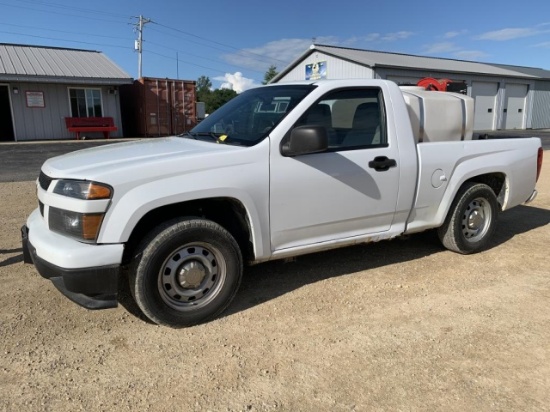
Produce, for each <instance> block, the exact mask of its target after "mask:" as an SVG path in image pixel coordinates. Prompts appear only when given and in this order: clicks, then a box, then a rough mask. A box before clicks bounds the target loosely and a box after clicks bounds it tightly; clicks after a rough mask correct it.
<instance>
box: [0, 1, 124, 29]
mask: <svg viewBox="0 0 550 412" xmlns="http://www.w3.org/2000/svg"><path fill="white" fill-rule="evenodd" d="M0 5H3V6H8V7H14V8H18V9H24V10H31V11H34V12H37V11H38V12H40V13H50V14H55V15H61V16H69V17H80V18H83V19H89V20H96V21H103V22H106V23H116V24H120V23H121V21H120V20H118V21H115V20H108V19H102V18H99V17H92V16H83V15H78V14H69V13H61V12H59V11H53V10H39V9H36V8H33V7H25V6H19V5H17V6H16V5H13V4H7V3H3V2H0Z"/></svg>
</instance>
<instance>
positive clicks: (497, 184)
mask: <svg viewBox="0 0 550 412" xmlns="http://www.w3.org/2000/svg"><path fill="white" fill-rule="evenodd" d="M467 182H473V183H483V184H486V185H487V186H489V187H490V188H491V189H492V190H493V192H494V194H495V196H496V197H497V200H498V202H499V204H500V206H502V203H503V195H504V193H505V191H504V186H505V184H506V175H505V174H504V173H487V174H485V175H479V176H475V177H472V178H470V179H468V180H467ZM501 194H502V196H501Z"/></svg>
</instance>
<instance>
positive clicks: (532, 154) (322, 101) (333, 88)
mask: <svg viewBox="0 0 550 412" xmlns="http://www.w3.org/2000/svg"><path fill="white" fill-rule="evenodd" d="M472 113H473V101H472V100H471V99H470V98H469V97H466V96H462V95H458V94H453V93H444V92H427V91H422V90H418V89H417V88H411V89H400V88H399V87H398V86H397V85H396V84H395V83H392V82H390V81H384V80H357V79H356V80H324V81H310V82H300V83H288V84H274V85H268V86H265V87H259V88H255V89H252V90H248V91H246V92H244V93H242V94H240V95H239V96H237V97H236V98H234V99H233V100H231V101H230V102H228V103H227V104H226V105H224V106H223V107H221V108H220V109H219V110H217V111H216V112H214V113H213V114H211V115H210V116H209V117H207V118H206V119H205V120H204V121H203V122H201V123H200V124H199V125H197V126H196V127H195V128H194V129H192V130H191V131H190V132H188V133H186V134H184V135H182V136H178V137H169V138H161V139H147V140H140V141H134V142H128V143H119V144H113V145H109V146H106V147H105V146H104V147H98V148H93V149H87V150H82V151H77V152H74V153H70V154H67V155H63V156H59V157H55V158H52V159H49V160H47V161H46V162H45V163H44V165H43V166H42V170H41V173H40V177H39V178H38V180H37V191H38V203H39V207H38V208H37V209H36V210H35V211H34V212H33V213H32V214H31V215H30V216H29V218H28V220H27V223H26V225H25V226H23V228H22V236H23V247H24V257H25V262H29V263H30V262H33V263H34V265H35V266H36V268H37V270H38V272H39V273H40V274H41V275H42V276H43V277H45V278H48V279H50V280H51V281H52V282H53V283H54V284H55V286H56V287H57V288H58V289H59V290H60V291H61V292H62V293H63V294H65V295H66V296H67V297H68V298H70V299H71V300H73V301H74V302H76V303H78V304H80V305H81V306H84V307H86V308H89V309H103V308H109V307H115V306H117V293H118V287H119V284H118V280H119V278H121V277H128V279H129V282H130V290H131V291H132V294H133V296H134V298H135V300H136V302H137V304H138V306H139V307H140V309H141V310H142V311H143V313H144V314H145V315H146V316H147V317H148V318H149V319H151V320H152V321H153V322H156V323H158V324H163V325H168V326H172V327H182V326H190V325H195V324H197V323H200V322H204V321H206V320H209V319H212V318H213V317H216V316H218V315H219V314H220V313H221V312H222V311H223V310H224V309H225V308H227V306H228V305H229V304H230V302H231V301H232V299H233V298H234V296H235V294H236V292H237V289H238V287H239V284H240V282H241V277H242V272H243V265H244V264H253V263H259V262H264V261H268V260H273V259H281V258H288V257H293V256H297V255H300V254H305V253H311V252H319V251H323V250H326V249H332V248H337V247H342V246H347V245H353V244H357V243H361V242H373V241H379V240H383V239H391V238H394V237H397V236H401V235H404V234H410V233H415V232H420V231H424V230H427V229H433V228H438V232H439V236H440V239H441V241H442V243H443V245H444V246H445V247H446V248H448V249H451V250H453V251H456V252H459V253H471V252H477V251H479V250H482V249H484V248H486V247H487V246H488V244H489V242H490V238H491V235H492V234H493V232H494V229H495V223H496V220H497V216H498V214H499V212H500V211H502V210H506V209H509V208H511V207H513V206H516V205H519V204H521V203H524V202H529V201H531V200H532V199H533V198H534V197H535V196H536V190H535V183H536V180H537V178H538V174H539V173H540V168H541V165H542V149H541V142H540V139H538V138H526V139H498V140H472V127H471V125H472V124H473V119H472ZM123 269H124V270H123Z"/></svg>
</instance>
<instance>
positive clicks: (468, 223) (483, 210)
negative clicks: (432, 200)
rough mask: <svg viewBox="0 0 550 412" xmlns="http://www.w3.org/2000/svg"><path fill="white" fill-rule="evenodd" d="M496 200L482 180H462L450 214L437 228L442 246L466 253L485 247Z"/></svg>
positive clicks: (492, 230) (491, 228)
mask: <svg viewBox="0 0 550 412" xmlns="http://www.w3.org/2000/svg"><path fill="white" fill-rule="evenodd" d="M497 215H498V202H497V198H496V196H495V193H494V192H493V190H492V189H491V188H490V187H489V186H487V185H485V184H482V183H472V182H468V183H465V184H464V185H463V186H462V187H461V188H460V190H459V191H458V193H457V195H456V198H455V200H454V201H453V204H452V205H451V209H450V210H449V214H448V215H447V218H446V219H445V222H444V223H443V225H442V226H441V227H440V228H439V229H438V235H439V239H440V240H441V243H443V246H445V247H446V248H447V249H449V250H452V251H454V252H458V253H462V254H469V253H474V252H479V251H481V250H483V249H485V248H486V247H487V245H488V243H489V241H490V239H491V237H492V235H493V233H494V231H495V228H496V220H497Z"/></svg>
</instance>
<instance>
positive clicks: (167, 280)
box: [158, 243, 227, 311]
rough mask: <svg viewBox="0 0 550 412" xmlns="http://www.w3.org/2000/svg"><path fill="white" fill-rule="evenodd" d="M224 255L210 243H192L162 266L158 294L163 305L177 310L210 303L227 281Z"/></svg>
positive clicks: (176, 252) (174, 254)
mask: <svg viewBox="0 0 550 412" xmlns="http://www.w3.org/2000/svg"><path fill="white" fill-rule="evenodd" d="M226 273H227V269H226V265H225V260H224V259H223V255H222V253H221V252H220V251H219V250H218V249H217V248H215V247H214V246H212V245H210V244H205V243H190V244H187V245H184V246H182V247H180V248H178V249H176V250H175V251H174V252H172V253H171V254H170V255H169V256H168V258H167V259H166V260H165V261H164V263H163V264H162V266H161V268H160V271H159V274H158V291H159V293H160V296H161V298H162V300H163V301H164V303H166V304H167V305H168V306H170V307H171V308H173V309H176V310H178V311H186V310H190V309H197V308H198V307H202V306H205V305H207V304H208V303H209V302H211V301H212V300H213V299H214V298H215V297H216V296H217V295H218V293H219V291H220V289H221V287H222V286H223V283H224V281H225V278H226Z"/></svg>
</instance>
